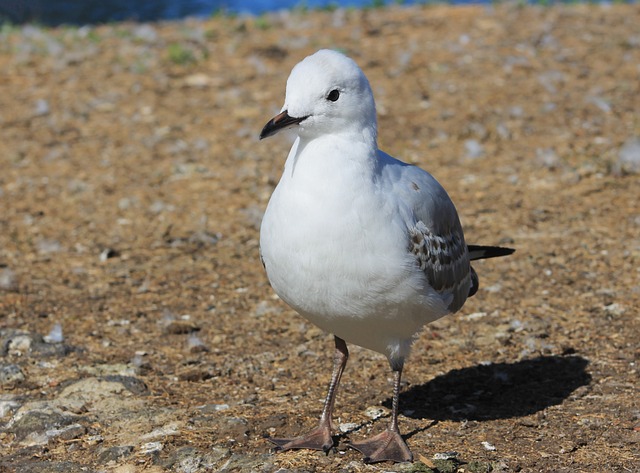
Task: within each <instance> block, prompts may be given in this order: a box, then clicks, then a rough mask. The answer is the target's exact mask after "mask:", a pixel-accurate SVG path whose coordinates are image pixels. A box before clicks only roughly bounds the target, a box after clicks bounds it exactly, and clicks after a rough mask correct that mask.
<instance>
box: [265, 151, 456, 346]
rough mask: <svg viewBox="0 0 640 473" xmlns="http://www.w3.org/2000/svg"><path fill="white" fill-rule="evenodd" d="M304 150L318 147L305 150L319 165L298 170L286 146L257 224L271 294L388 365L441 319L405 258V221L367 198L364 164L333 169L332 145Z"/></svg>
mask: <svg viewBox="0 0 640 473" xmlns="http://www.w3.org/2000/svg"><path fill="white" fill-rule="evenodd" d="M314 146H327V148H328V149H327V150H326V151H327V152H326V153H319V150H318V149H317V148H316V149H314V150H313V155H314V156H318V155H324V156H326V159H325V160H324V161H322V162H319V161H318V160H315V161H313V162H308V161H305V156H304V153H303V154H301V155H298V156H296V152H297V151H296V148H297V146H294V149H292V153H291V154H290V156H289V159H288V160H287V166H286V167H285V171H284V174H283V177H282V179H281V181H280V183H279V184H278V187H277V188H276V190H275V191H274V193H273V195H272V197H271V200H270V202H269V205H268V207H267V210H266V212H265V215H264V219H263V222H262V227H261V232H260V245H261V253H262V257H263V260H264V263H265V267H266V270H267V274H268V277H269V280H270V282H271V285H272V286H273V288H274V290H275V291H276V293H277V294H278V295H279V296H280V297H281V298H282V299H283V300H284V301H285V302H287V303H288V304H289V305H290V306H291V307H293V308H294V309H295V310H296V311H298V312H299V313H300V314H301V315H303V316H304V317H306V318H307V319H309V320H310V321H311V322H312V323H314V324H316V325H318V326H319V327H321V328H322V329H324V330H326V331H328V332H330V333H333V334H335V335H337V336H339V337H340V338H343V339H345V340H346V341H347V342H351V343H355V344H357V345H361V346H364V347H366V348H370V349H373V350H376V351H378V352H381V353H384V354H386V355H388V356H389V355H391V354H396V353H397V351H408V347H409V345H410V341H411V339H412V337H413V336H414V335H415V333H416V332H417V331H418V330H419V329H420V328H421V327H422V326H423V325H424V324H426V323H428V322H430V321H432V320H435V319H437V318H439V317H441V316H443V315H445V314H446V313H447V310H446V308H445V307H444V305H443V303H442V299H441V297H440V295H438V294H437V293H435V291H433V290H432V289H431V288H430V287H429V286H428V284H427V282H426V278H425V277H424V274H423V273H422V272H421V271H420V270H419V268H418V267H417V264H416V261H415V259H414V257H413V256H412V255H411V254H410V253H409V251H408V239H407V222H406V221H405V219H406V213H407V212H406V211H401V209H399V208H398V203H397V202H394V201H390V200H389V199H385V198H384V196H383V195H382V194H381V193H379V192H377V191H376V189H377V187H378V184H379V183H376V179H377V177H379V176H378V174H376V172H377V170H376V168H375V166H373V165H372V163H370V162H364V161H348V162H344V161H342V162H340V163H337V162H334V161H335V159H336V158H335V156H338V157H339V154H338V153H336V152H335V151H336V150H335V149H333V147H334V144H332V143H325V144H322V143H315V144H314ZM304 151H305V152H308V151H309V150H308V149H307V150H304ZM338 164H340V166H338ZM320 176H321V178H320Z"/></svg>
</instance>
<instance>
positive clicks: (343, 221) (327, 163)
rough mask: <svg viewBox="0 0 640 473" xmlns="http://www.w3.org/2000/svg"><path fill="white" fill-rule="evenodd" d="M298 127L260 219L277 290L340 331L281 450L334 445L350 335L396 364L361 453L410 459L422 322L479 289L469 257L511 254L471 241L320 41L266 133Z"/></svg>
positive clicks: (342, 60)
mask: <svg viewBox="0 0 640 473" xmlns="http://www.w3.org/2000/svg"><path fill="white" fill-rule="evenodd" d="M285 128H295V131H296V132H297V135H298V136H297V139H296V141H295V143H294V144H293V147H292V148H291V151H290V152H289V156H288V158H287V161H286V164H285V167H284V172H283V174H282V178H281V179H280V182H279V183H278V186H277V187H276V189H275V190H274V192H273V195H272V196H271V199H270V201H269V204H268V206H267V209H266V212H265V214H264V218H263V220H262V226H261V229H260V253H261V258H262V261H263V264H264V266H265V269H266V272H267V276H268V278H269V281H270V283H271V285H272V287H273V289H274V290H275V292H276V293H277V294H278V296H280V298H282V299H283V300H284V301H285V302H286V303H287V304H289V305H290V306H291V307H292V308H293V309H295V310H296V311H297V312H298V313H300V315H302V316H303V317H305V318H306V319H308V320H309V321H311V322H312V323H314V324H315V325H317V326H318V327H320V328H322V329H324V330H326V331H327V332H329V333H332V334H333V335H334V337H335V347H336V351H335V363H334V369H333V375H332V377H331V383H330V385H329V391H328V394H327V398H326V401H325V404H324V409H323V411H322V416H321V418H320V424H319V425H318V427H316V428H315V429H313V430H312V431H311V432H310V433H308V434H306V435H303V436H300V437H295V438H291V439H275V438H274V439H270V440H271V441H272V442H273V443H275V444H276V446H277V449H278V450H289V449H298V448H309V449H317V450H324V451H325V452H328V451H329V450H330V449H331V448H332V447H333V445H334V440H333V438H332V435H331V432H332V412H333V406H334V402H335V397H336V390H337V387H338V384H339V382H340V377H341V376H342V372H343V370H344V367H345V365H346V363H347V358H348V356H349V353H348V350H347V345H346V342H349V343H354V344H356V345H360V346H362V347H365V348H369V349H371V350H374V351H376V352H379V353H382V354H384V355H385V356H386V357H387V358H388V360H389V363H390V365H391V369H392V371H393V373H394V387H393V403H392V415H391V422H390V424H389V427H388V428H387V429H386V430H384V431H383V432H382V433H380V434H379V435H377V436H375V437H373V438H371V439H369V440H365V441H361V442H353V443H351V444H350V446H351V447H353V448H355V449H356V450H358V451H360V452H361V453H362V454H363V455H364V457H365V458H364V461H365V462H379V461H385V460H390V461H394V462H404V461H411V460H412V458H413V457H412V454H411V451H410V450H409V448H408V447H407V445H406V443H405V441H404V440H403V438H402V436H401V434H400V430H399V429H398V396H399V391H400V377H401V374H402V368H403V365H404V361H405V358H406V357H407V355H408V354H409V351H410V348H411V344H412V342H413V340H414V338H415V336H416V334H417V333H418V332H419V331H420V330H421V328H422V327H423V326H424V325H425V324H428V323H429V322H432V321H434V320H436V319H438V318H440V317H442V316H444V315H447V314H450V313H453V312H456V311H457V310H459V309H460V308H461V307H462V305H463V304H464V302H465V300H466V299H467V297H469V296H471V295H473V294H474V293H475V292H476V291H477V289H478V278H477V275H476V273H475V271H474V270H473V268H472V267H471V265H470V264H469V261H470V260H473V259H480V258H490V257H494V256H503V255H507V254H510V253H512V252H513V250H511V249H508V248H499V247H480V246H470V247H467V245H466V243H465V240H464V235H463V233H462V227H461V225H460V220H459V219H458V214H457V212H456V209H455V206H454V205H453V202H452V201H451V199H450V198H449V196H448V195H447V193H446V191H445V190H444V188H443V187H442V186H441V185H440V184H439V183H438V182H437V181H436V180H435V179H434V178H433V177H432V176H431V175H430V174H429V173H427V172H426V171H423V170H422V169H420V168H418V167H415V166H412V165H409V164H406V163H403V162H401V161H399V160H397V159H395V158H393V157H391V156H389V155H388V154H386V153H384V152H382V151H381V150H379V149H378V145H377V122H376V109H375V103H374V100H373V93H372V92H371V87H370V86H369V82H368V80H367V78H366V77H365V75H364V73H363V72H362V71H361V70H360V68H359V67H358V66H357V65H356V63H355V62H354V61H353V60H351V59H349V58H348V57H346V56H344V55H343V54H341V53H339V52H336V51H330V50H320V51H318V52H316V53H315V54H313V55H311V56H309V57H307V58H305V59H304V60H303V61H301V62H300V63H299V64H297V65H296V66H295V67H294V68H293V70H292V71H291V75H290V76H289V79H288V80H287V87H286V98H285V103H284V107H283V108H282V111H281V113H280V114H278V115H277V116H275V117H274V118H273V119H271V120H270V121H269V122H268V123H267V124H266V125H265V127H264V128H263V130H262V132H261V133H260V139H262V138H266V137H268V136H271V135H273V134H275V133H277V132H278V131H280V130H282V129H285Z"/></svg>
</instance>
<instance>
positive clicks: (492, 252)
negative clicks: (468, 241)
mask: <svg viewBox="0 0 640 473" xmlns="http://www.w3.org/2000/svg"><path fill="white" fill-rule="evenodd" d="M467 248H468V250H469V259H470V260H471V261H475V260H478V259H487V258H497V257H498V256H507V255H510V254H512V253H513V252H514V251H516V250H514V249H513V248H504V247H502V246H482V245H467Z"/></svg>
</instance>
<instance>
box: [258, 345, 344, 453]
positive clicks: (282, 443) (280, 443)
mask: <svg viewBox="0 0 640 473" xmlns="http://www.w3.org/2000/svg"><path fill="white" fill-rule="evenodd" d="M335 343H336V350H335V355H334V362H333V374H332V375H331V382H330V383H329V391H328V393H327V398H326V400H325V402H324V409H322V416H321V417H320V423H319V425H318V426H317V427H316V428H314V429H313V430H312V431H311V432H309V433H307V434H305V435H302V436H300V437H294V438H270V439H269V441H270V442H272V443H274V444H276V450H277V451H285V450H292V449H298V448H308V449H311V450H323V451H324V452H328V451H329V450H331V448H333V438H332V437H331V427H332V425H331V423H332V420H333V406H334V404H335V402H336V392H337V390H338V385H339V384H340V378H341V377H342V372H343V371H344V367H345V366H346V364H347V360H348V359H349V350H348V349H347V344H346V343H345V341H344V340H343V339H341V338H339V337H335Z"/></svg>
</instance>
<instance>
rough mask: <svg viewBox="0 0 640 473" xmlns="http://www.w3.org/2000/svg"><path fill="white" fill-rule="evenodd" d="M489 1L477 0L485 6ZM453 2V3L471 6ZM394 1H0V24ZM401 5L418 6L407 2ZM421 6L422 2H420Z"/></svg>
mask: <svg viewBox="0 0 640 473" xmlns="http://www.w3.org/2000/svg"><path fill="white" fill-rule="evenodd" d="M488 1H489V0H476V2H475V3H487V2H488ZM472 2H473V0H453V1H452V3H472ZM374 3H375V4H378V3H394V1H393V0H386V1H384V2H378V1H376V0H340V1H337V0H266V1H258V0H0V21H1V20H2V19H4V20H8V21H11V22H12V23H24V22H38V23H43V24H46V25H60V24H74V25H82V24H95V23H108V22H113V21H123V20H133V21H158V20H175V19H179V18H185V17H189V16H196V17H207V16H210V15H213V14H215V13H216V12H219V11H223V12H227V13H239V14H243V13H251V14H261V13H264V12H267V11H276V10H281V9H289V8H293V7H308V8H323V7H329V6H338V5H339V6H345V7H347V6H349V7H365V6H371V5H372V4H374ZM403 3H407V4H410V3H421V2H420V0H414V1H411V0H407V1H404V2H403ZM422 3H424V0H422Z"/></svg>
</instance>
